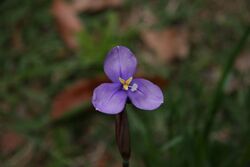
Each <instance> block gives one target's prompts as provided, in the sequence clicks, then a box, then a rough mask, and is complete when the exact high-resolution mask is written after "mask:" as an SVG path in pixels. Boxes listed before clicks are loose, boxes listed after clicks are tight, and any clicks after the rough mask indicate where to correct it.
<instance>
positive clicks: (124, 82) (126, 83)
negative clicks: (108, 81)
mask: <svg viewBox="0 0 250 167" xmlns="http://www.w3.org/2000/svg"><path fill="white" fill-rule="evenodd" d="M132 80H133V77H130V78H129V79H127V80H124V79H122V78H121V77H119V81H120V82H121V84H122V85H123V89H124V90H128V88H130V89H131V91H132V92H134V91H136V90H137V88H138V85H137V84H136V83H134V84H133V85H132V86H130V83H131V81H132Z"/></svg>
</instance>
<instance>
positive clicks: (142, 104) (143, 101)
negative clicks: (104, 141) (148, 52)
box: [92, 46, 163, 114]
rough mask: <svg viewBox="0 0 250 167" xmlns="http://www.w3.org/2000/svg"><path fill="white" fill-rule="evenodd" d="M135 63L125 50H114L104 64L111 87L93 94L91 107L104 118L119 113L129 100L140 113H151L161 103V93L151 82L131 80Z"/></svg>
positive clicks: (131, 55)
mask: <svg viewBox="0 0 250 167" xmlns="http://www.w3.org/2000/svg"><path fill="white" fill-rule="evenodd" d="M136 66H137V60H136V58H135V56H134V54H133V53H132V52H131V51H130V50H129V49H128V48H127V47H124V46H116V47H114V48H113V49H112V50H111V51H110V52H109V53H108V55H107V58H106V60H105V62H104V71H105V73H106V75H107V76H108V77H109V78H110V80H111V81H112V82H113V83H103V84H101V85H100V86H98V87H97V88H95V90H94V94H93V97H92V103H93V105H94V107H95V109H96V110H98V111H100V112H103V113H106V114H117V113H120V112H121V111H122V110H123V109H124V106H125V104H126V102H127V99H128V98H129V99H130V101H131V102H132V103H133V104H134V105H135V106H136V107H137V108H139V109H143V110H154V109H156V108H158V107H159V106H160V105H161V104H162V103H163V94H162V91H161V89H160V88H159V87H158V86H157V85H155V84H153V83H152V82H150V81H148V80H146V79H142V78H133V75H134V74H135V72H136Z"/></svg>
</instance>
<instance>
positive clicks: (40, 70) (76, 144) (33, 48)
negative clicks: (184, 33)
mask: <svg viewBox="0 0 250 167" xmlns="http://www.w3.org/2000/svg"><path fill="white" fill-rule="evenodd" d="M174 2H176V3H177V4H176V5H177V8H176V10H175V11H174V12H173V11H169V10H166V5H169V4H171V3H174ZM209 4H210V1H200V0H194V1H192V3H191V2H189V1H186V0H184V1H170V0H169V1H164V0H161V1H157V2H154V3H153V2H152V1H129V3H127V4H126V10H127V11H125V12H129V10H131V9H132V8H133V6H132V5H141V6H143V5H145V6H146V7H147V8H149V9H151V10H152V11H153V12H154V13H155V15H156V16H157V18H159V25H157V26H158V27H164V26H165V25H171V24H173V23H174V24H175V23H178V22H181V23H184V24H186V25H187V27H190V28H191V29H192V30H193V31H198V32H199V35H200V37H199V38H198V39H192V40H191V41H190V42H191V51H190V55H189V58H188V59H187V60H185V61H182V62H180V63H179V64H175V65H169V66H168V67H157V69H156V70H152V69H153V68H151V67H150V65H148V64H142V66H143V67H144V68H145V71H146V72H148V73H150V74H152V75H154V74H158V75H161V77H163V78H168V80H169V85H167V86H166V87H165V89H164V95H165V103H164V104H163V106H162V107H161V108H159V109H158V110H157V111H153V112H144V111H140V110H138V109H136V108H134V107H133V106H132V105H128V116H129V123H130V130H131V140H132V159H131V166H136V167H140V166H146V167H165V166H170V167H183V166H185V167H196V166H197V167H214V166H219V167H235V166H249V164H250V160H249V157H250V112H249V111H250V88H249V85H241V86H240V87H239V88H238V89H237V90H236V91H235V92H232V93H227V92H226V91H225V86H226V85H227V83H228V82H229V81H228V78H229V76H230V75H234V76H236V78H237V79H242V78H244V75H242V74H239V72H237V71H236V70H234V68H233V64H234V63H235V59H236V57H237V56H238V55H239V53H240V52H241V51H242V50H243V49H244V48H247V46H249V27H247V28H248V30H245V29H246V25H247V24H248V22H246V21H245V17H244V16H245V15H247V14H248V15H249V13H247V11H246V10H245V9H243V10H242V11H241V10H237V12H236V13H238V12H239V13H238V14H235V15H233V16H232V13H230V11H229V12H227V11H226V10H225V11H221V12H222V14H223V16H222V19H221V18H220V19H221V20H216V19H215V18H214V16H213V12H212V11H211V12H210V11H209V10H210V9H207V8H208V7H207V5H209ZM0 5H1V6H0V10H1V12H2V13H1V16H0V19H1V22H0V23H1V25H0V28H1V31H0V45H1V48H0V77H1V79H0V135H1V136H3V135H4V133H5V132H7V131H9V130H11V131H15V132H17V133H19V134H21V135H22V136H23V137H24V138H25V142H24V144H22V145H21V146H20V147H18V148H17V149H16V150H15V151H14V152H11V153H9V154H7V155H6V154H4V153H1V152H0V166H3V167H8V166H18V167H20V166H22V164H21V162H22V160H23V159H24V160H27V161H28V163H27V164H28V165H26V166H29V167H33V166H34V167H38V166H48V167H57V166H58V167H63V166H91V163H92V162H91V161H93V159H91V158H92V157H93V156H95V154H97V153H96V152H95V151H96V150H98V148H99V149H100V148H103V147H104V148H105V149H106V150H108V154H109V156H111V160H109V161H110V163H112V162H113V161H120V157H119V155H118V151H117V147H116V144H115V139H114V127H113V126H114V119H113V117H110V116H104V115H103V114H99V113H97V112H94V111H93V109H92V108H91V109H89V108H90V106H91V105H90V103H87V104H83V105H82V106H80V107H79V108H76V109H75V110H74V111H71V112H70V113H69V114H66V115H65V116H64V117H62V118H61V119H59V120H53V119H51V115H50V114H51V108H52V103H53V100H54V97H55V95H56V94H58V92H60V91H62V90H63V89H64V88H65V86H67V85H69V84H70V83H72V82H74V81H77V80H79V79H82V78H88V77H94V76H95V75H97V74H100V73H103V70H102V68H103V66H102V64H103V60H104V58H105V55H106V54H107V52H108V50H109V49H110V48H111V47H113V46H115V45H126V46H128V47H130V48H131V49H132V50H133V51H135V52H136V53H140V52H139V50H140V46H141V44H142V42H141V41H140V38H139V32H140V26H138V27H139V28H138V27H137V26H134V27H133V26H131V28H129V29H121V28H120V22H121V15H120V13H122V12H124V11H118V10H107V11H102V12H100V13H94V14H83V15H82V16H81V17H82V19H83V20H84V23H85V31H83V32H80V33H79V34H78V41H79V44H80V51H79V52H72V51H69V50H67V49H65V46H64V43H63V42H62V40H61V38H60V37H59V35H58V31H57V29H56V26H55V23H54V20H53V17H52V16H51V14H50V5H51V1H48V0H39V1H30V0H22V1H18V0H5V1H2V2H0ZM172 5H173V4H172ZM225 5H227V4H225ZM209 7H210V8H211V7H212V9H213V6H209ZM214 8H215V7H214ZM202 12H205V14H206V12H208V13H209V15H208V16H207V17H206V19H204V18H203V17H199V14H201V13H202ZM223 18H224V19H223ZM243 31H246V32H245V34H243ZM16 33H17V34H18V35H19V36H20V37H21V39H22V41H21V43H22V47H21V49H20V48H16V47H15V46H14V44H13V34H16ZM211 67H213V68H215V69H217V70H218V71H219V74H220V75H219V80H218V81H217V80H216V82H212V83H210V82H209V79H207V78H206V77H207V76H206V72H207V71H209V70H211ZM147 70H148V71H147ZM208 82H209V83H208ZM89 110H91V112H88V111H89ZM223 135H224V137H223ZM103 145H104V146H103ZM91 153H92V154H93V155H92V154H91ZM89 154H91V155H92V156H90V155H89ZM23 166H25V165H23Z"/></svg>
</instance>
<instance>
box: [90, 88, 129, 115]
mask: <svg viewBox="0 0 250 167" xmlns="http://www.w3.org/2000/svg"><path fill="white" fill-rule="evenodd" d="M121 87H122V86H121V84H119V83H103V84H101V85H100V86H98V87H97V88H95V90H94V94H93V97H92V103H93V105H94V107H95V108H96V110H98V111H100V112H103V113H106V114H117V113H119V112H121V111H122V110H123V108H124V106H125V103H126V100H127V93H126V92H125V91H124V90H122V89H121Z"/></svg>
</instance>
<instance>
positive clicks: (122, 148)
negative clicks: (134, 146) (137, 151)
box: [115, 107, 131, 167]
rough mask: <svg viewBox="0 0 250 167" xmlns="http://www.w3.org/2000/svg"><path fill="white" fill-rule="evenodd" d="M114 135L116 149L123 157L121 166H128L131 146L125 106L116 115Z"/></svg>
mask: <svg viewBox="0 0 250 167" xmlns="http://www.w3.org/2000/svg"><path fill="white" fill-rule="evenodd" d="M115 135H116V143H117V146H118V150H119V152H120V154H121V157H122V159H123V167H129V159H130V154H131V147H130V135H129V124H128V117H127V111H126V107H125V108H124V110H123V111H122V112H120V113H119V114H117V115H116V122H115Z"/></svg>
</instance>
